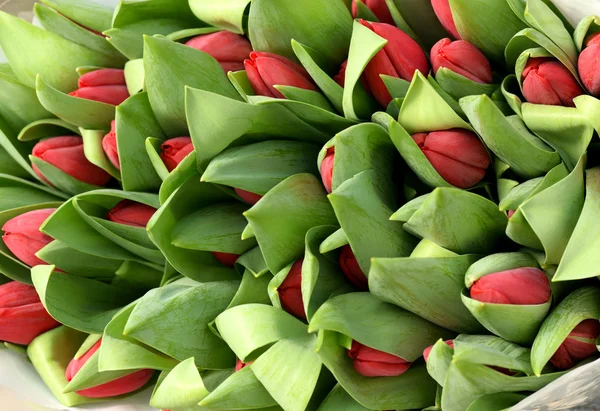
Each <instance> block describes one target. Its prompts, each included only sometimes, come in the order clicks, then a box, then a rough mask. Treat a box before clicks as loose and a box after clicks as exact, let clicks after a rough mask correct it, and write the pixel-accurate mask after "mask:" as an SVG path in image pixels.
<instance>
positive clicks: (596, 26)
mask: <svg viewBox="0 0 600 411" xmlns="http://www.w3.org/2000/svg"><path fill="white" fill-rule="evenodd" d="M599 30H600V19H599V18H598V17H597V16H587V17H585V18H583V19H582V20H581V21H580V22H579V24H578V25H577V27H575V32H574V33H573V42H574V43H575V47H577V51H579V52H581V50H582V49H584V48H585V39H586V38H587V37H588V35H590V34H593V33H597V32H598V31H599Z"/></svg>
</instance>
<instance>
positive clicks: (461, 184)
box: [412, 128, 490, 188]
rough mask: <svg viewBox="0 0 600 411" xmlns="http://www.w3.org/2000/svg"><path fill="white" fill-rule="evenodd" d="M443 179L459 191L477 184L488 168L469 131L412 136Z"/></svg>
mask: <svg viewBox="0 0 600 411" xmlns="http://www.w3.org/2000/svg"><path fill="white" fill-rule="evenodd" d="M412 138H413V140H414V141H415V143H417V144H418V146H419V147H420V148H421V150H422V151H423V154H425V157H427V159H428V160H429V162H430V163H431V165H432V166H433V167H434V168H435V169H436V170H437V172H438V173H439V174H440V176H442V178H443V179H444V180H446V181H447V182H448V183H450V184H452V185H453V186H455V187H458V188H469V187H472V186H474V185H475V184H477V183H479V182H480V181H481V180H482V179H483V177H484V176H485V171H486V169H487V168H488V167H489V166H490V156H489V155H488V153H487V150H486V149H485V146H484V145H483V143H482V142H481V140H479V138H478V137H477V135H476V134H475V133H473V132H472V131H469V130H465V129H460V128H455V129H450V130H444V131H434V132H431V133H418V134H415V135H413V136H412Z"/></svg>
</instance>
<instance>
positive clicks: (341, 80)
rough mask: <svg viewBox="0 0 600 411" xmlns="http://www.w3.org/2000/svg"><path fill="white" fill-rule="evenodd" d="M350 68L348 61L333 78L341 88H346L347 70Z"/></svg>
mask: <svg viewBox="0 0 600 411" xmlns="http://www.w3.org/2000/svg"><path fill="white" fill-rule="evenodd" d="M347 67H348V60H346V61H344V62H343V63H342V65H341V66H340V71H339V72H338V73H337V74H336V75H335V76H333V80H334V81H335V82H336V83H338V84H339V85H340V86H342V87H344V85H345V84H346V68H347Z"/></svg>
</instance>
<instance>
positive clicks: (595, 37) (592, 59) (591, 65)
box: [578, 33, 600, 97]
mask: <svg viewBox="0 0 600 411" xmlns="http://www.w3.org/2000/svg"><path fill="white" fill-rule="evenodd" d="M585 44H586V48H585V49H583V51H582V52H581V54H580V55H579V62H578V70H579V77H581V81H582V82H583V85H584V86H585V88H586V89H587V90H588V91H589V92H590V93H591V94H592V95H594V96H596V97H598V96H600V63H599V61H600V33H594V34H592V35H591V36H589V37H588V38H587V39H586V42H585Z"/></svg>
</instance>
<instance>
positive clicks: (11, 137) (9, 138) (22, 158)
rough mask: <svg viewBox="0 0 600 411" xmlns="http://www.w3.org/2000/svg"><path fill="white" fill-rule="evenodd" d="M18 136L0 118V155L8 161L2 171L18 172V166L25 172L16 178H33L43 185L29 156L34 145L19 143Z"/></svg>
mask: <svg viewBox="0 0 600 411" xmlns="http://www.w3.org/2000/svg"><path fill="white" fill-rule="evenodd" d="M0 108H1V107H0ZM17 136H18V134H17V133H16V132H15V131H13V130H12V129H11V128H10V127H9V126H8V124H7V123H6V122H5V121H4V120H3V119H2V117H1V116H0V153H2V157H4V158H6V160H7V162H6V165H5V166H4V167H6V169H4V170H2V171H3V172H6V171H9V170H14V169H17V170H18V166H20V167H21V168H22V169H23V171H20V172H17V173H16V174H15V175H16V176H18V177H21V178H28V179H31V178H33V179H35V180H37V181H39V182H40V183H41V182H42V179H41V178H40V177H39V176H38V175H37V174H36V173H35V172H34V171H33V168H32V167H31V163H30V162H29V155H30V154H31V151H32V149H33V146H34V144H32V143H28V142H19V141H18V140H17Z"/></svg>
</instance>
